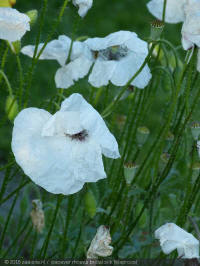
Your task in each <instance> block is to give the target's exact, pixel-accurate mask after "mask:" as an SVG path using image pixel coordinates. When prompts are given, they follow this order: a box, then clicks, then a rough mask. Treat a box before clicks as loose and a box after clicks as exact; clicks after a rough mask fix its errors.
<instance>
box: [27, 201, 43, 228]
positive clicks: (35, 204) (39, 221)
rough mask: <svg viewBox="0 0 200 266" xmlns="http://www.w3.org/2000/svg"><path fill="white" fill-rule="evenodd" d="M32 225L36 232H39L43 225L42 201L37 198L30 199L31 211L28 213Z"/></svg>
mask: <svg viewBox="0 0 200 266" xmlns="http://www.w3.org/2000/svg"><path fill="white" fill-rule="evenodd" d="M30 216H31V219H32V223H33V227H34V228H35V230H36V231H37V232H38V233H41V232H42V230H43V228H44V225H45V217H44V212H43V210H42V202H41V201H40V200H39V199H35V200H32V211H31V213H30Z"/></svg>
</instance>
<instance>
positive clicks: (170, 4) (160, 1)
mask: <svg viewBox="0 0 200 266" xmlns="http://www.w3.org/2000/svg"><path fill="white" fill-rule="evenodd" d="M186 1H187V0H167V5H166V13H165V21H166V22H168V23H179V22H183V21H184V19H185V14H184V4H185V2H186ZM163 7H164V0H151V1H150V2H149V3H148V4H147V8H148V10H149V12H150V13H151V14H152V15H153V16H155V17H156V18H157V19H159V20H162V14H163Z"/></svg>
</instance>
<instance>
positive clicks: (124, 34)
mask: <svg viewBox="0 0 200 266" xmlns="http://www.w3.org/2000/svg"><path fill="white" fill-rule="evenodd" d="M85 43H86V44H87V45H88V47H89V48H90V49H91V50H92V51H93V52H95V51H98V52H99V53H98V58H97V59H96V61H95V64H94V67H93V69H92V72H91V74H90V76H89V82H90V83H91V84H92V85H93V86H94V87H101V86H104V85H107V84H108V82H109V81H111V82H112V83H113V84H114V85H116V86H124V85H126V84H127V82H128V81H129V80H130V79H131V78H132V77H133V76H134V74H135V73H136V72H137V71H138V70H139V68H140V67H141V65H142V64H143V62H144V60H145V58H146V56H147V55H148V47H147V43H146V42H144V41H143V40H141V39H139V38H138V37H137V34H136V33H134V32H130V31H119V32H115V33H112V34H110V35H108V36H107V37H105V38H89V39H87V40H86V41H85ZM117 46H119V47H122V48H121V49H122V50H123V51H125V52H124V53H125V55H122V56H121V58H120V59H119V60H117V59H116V60H115V59H112V60H111V59H109V58H108V59H106V58H105V56H104V57H101V53H102V51H103V50H106V49H109V48H111V47H117ZM150 79H151V73H150V69H149V67H148V66H147V65H146V66H145V67H144V69H143V70H142V71H141V73H140V74H139V75H138V76H137V77H136V78H135V79H134V80H133V82H132V83H131V84H132V85H135V86H136V87H138V88H144V87H145V86H147V84H148V82H149V80H150Z"/></svg>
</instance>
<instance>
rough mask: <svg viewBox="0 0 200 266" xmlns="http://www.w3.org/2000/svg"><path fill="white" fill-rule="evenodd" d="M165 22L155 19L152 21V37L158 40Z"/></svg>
mask: <svg viewBox="0 0 200 266" xmlns="http://www.w3.org/2000/svg"><path fill="white" fill-rule="evenodd" d="M164 26H165V24H164V23H163V22H162V21H160V20H154V21H152V22H151V39H152V40H154V41H156V40H158V39H160V36H161V34H162V32H163V29H164Z"/></svg>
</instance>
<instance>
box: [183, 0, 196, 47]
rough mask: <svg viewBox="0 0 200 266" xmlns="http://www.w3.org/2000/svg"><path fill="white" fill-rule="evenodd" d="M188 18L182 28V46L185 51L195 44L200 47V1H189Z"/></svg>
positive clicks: (186, 8) (186, 6) (186, 11)
mask: <svg viewBox="0 0 200 266" xmlns="http://www.w3.org/2000/svg"><path fill="white" fill-rule="evenodd" d="M185 14H186V18H185V21H184V23H183V27H182V45H183V48H184V49H185V50H188V49H190V48H192V47H193V46H194V45H195V44H196V45H197V46H198V47H200V1H199V0H187V4H186V5H185Z"/></svg>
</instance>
